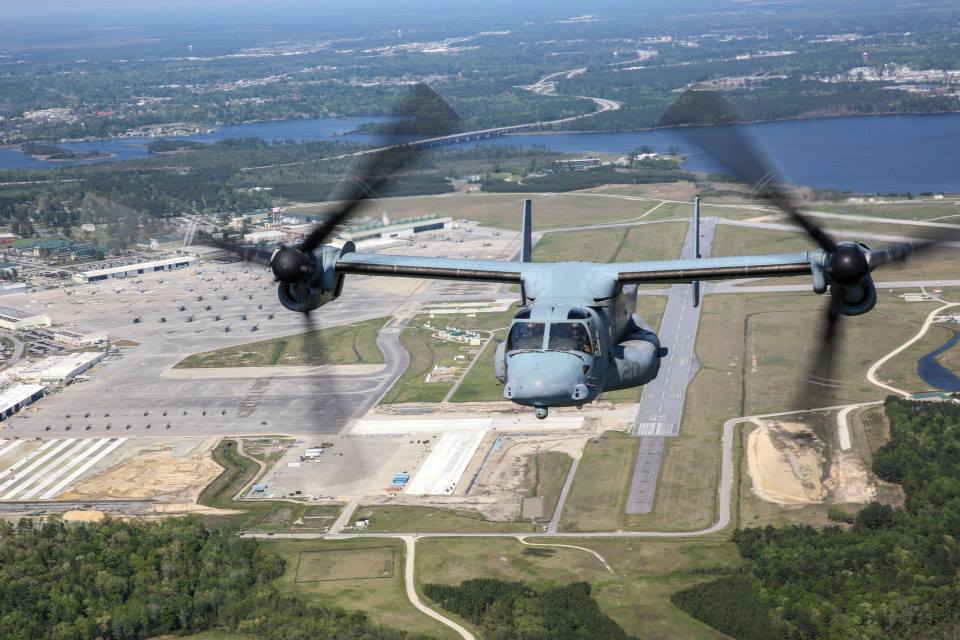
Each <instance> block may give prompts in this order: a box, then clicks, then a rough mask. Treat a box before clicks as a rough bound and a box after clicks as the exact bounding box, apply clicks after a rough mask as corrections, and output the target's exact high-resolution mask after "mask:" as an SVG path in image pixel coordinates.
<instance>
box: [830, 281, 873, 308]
mask: <svg viewBox="0 0 960 640" xmlns="http://www.w3.org/2000/svg"><path fill="white" fill-rule="evenodd" d="M830 287H831V289H832V288H833V287H840V289H841V291H842V295H841V296H840V299H841V302H840V309H839V311H840V313H841V314H842V315H845V316H859V315H861V314H864V313H866V312H867V311H870V310H871V309H873V308H874V307H875V306H876V304H877V288H876V287H875V286H874V285H873V279H872V278H871V277H870V276H867V277H866V278H864V279H863V280H862V281H861V282H858V283H857V284H853V285H847V286H844V285H840V284H831V285H830Z"/></svg>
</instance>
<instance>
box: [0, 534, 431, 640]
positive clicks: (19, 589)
mask: <svg viewBox="0 0 960 640" xmlns="http://www.w3.org/2000/svg"><path fill="white" fill-rule="evenodd" d="M283 569H284V561H283V559H282V558H280V557H279V556H275V555H272V554H269V553H266V552H265V551H264V550H263V547H262V545H261V544H260V543H258V542H257V541H255V540H248V539H242V538H239V537H238V536H236V535H235V533H234V532H233V531H230V530H228V529H208V528H206V527H205V526H204V525H203V523H202V522H201V521H200V520H199V519H197V518H176V519H167V520H162V521H157V522H142V521H119V520H106V521H104V522H102V523H96V524H81V525H66V524H63V523H61V522H52V521H48V522H45V523H43V524H38V523H36V522H34V521H30V520H21V521H20V522H19V524H16V525H14V524H10V523H5V522H2V523H0V638H4V640H145V639H146V638H153V637H155V636H160V635H167V634H172V635H189V634H193V633H198V632H201V631H206V630H211V629H225V630H228V631H233V632H238V633H242V634H248V635H250V636H251V637H255V638H259V639H260V640H308V639H309V640H414V637H413V636H410V635H408V634H406V633H405V632H402V631H396V630H392V629H386V628H382V627H379V626H377V625H374V624H372V623H371V622H370V621H369V620H368V619H367V617H366V616H365V615H364V614H363V613H357V612H353V613H347V612H345V611H343V610H341V609H336V608H331V607H325V606H321V605H317V604H312V603H307V602H304V601H302V600H300V599H298V598H296V597H291V596H286V595H282V594H281V593H279V592H278V591H277V589H276V588H275V587H274V586H273V585H272V581H273V580H274V579H276V578H277V577H278V576H280V575H281V574H282V573H283Z"/></svg>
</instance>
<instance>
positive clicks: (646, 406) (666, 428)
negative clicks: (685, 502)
mask: <svg viewBox="0 0 960 640" xmlns="http://www.w3.org/2000/svg"><path fill="white" fill-rule="evenodd" d="M716 228H717V219H716V218H702V220H701V228H700V253H701V255H703V256H704V257H707V256H709V255H710V250H711V247H712V243H713V237H714V234H715V232H716ZM694 233H695V227H694V225H692V224H691V225H690V227H689V229H688V231H687V237H686V240H685V241H684V246H683V250H682V252H681V257H682V258H693V257H694V256H693V247H694V243H693V240H694ZM669 296H670V298H669V300H668V301H667V307H666V309H665V310H664V313H663V320H662V321H661V322H660V331H659V334H658V335H659V336H660V343H661V344H662V345H664V346H665V347H667V348H668V349H669V350H670V353H669V354H668V355H667V357H666V358H664V359H663V360H662V361H661V364H660V374H659V375H658V376H657V378H656V379H655V380H653V381H652V382H650V383H649V384H647V385H646V386H645V387H644V388H643V395H642V396H641V398H640V407H639V409H638V410H637V417H636V420H635V422H634V426H633V435H635V436H639V437H640V450H639V452H638V454H637V462H636V464H635V465H634V469H633V476H632V478H631V480H630V492H629V494H628V495H627V504H626V512H627V513H630V514H634V513H650V511H651V510H652V509H653V501H654V498H655V495H656V487H657V476H658V474H659V472H660V461H661V459H662V458H663V451H664V448H665V442H664V438H667V437H671V436H677V435H679V434H680V421H681V419H682V417H683V403H684V400H685V398H686V389H687V385H688V384H689V383H690V381H691V380H692V379H693V376H694V375H695V374H696V373H697V369H698V368H699V363H698V362H697V358H696V355H695V354H694V345H695V343H696V337H697V324H698V323H699V321H700V308H701V307H699V306H698V307H694V306H693V292H692V287H691V286H690V285H686V284H675V285H672V286H671V287H670V289H669Z"/></svg>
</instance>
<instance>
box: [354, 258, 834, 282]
mask: <svg viewBox="0 0 960 640" xmlns="http://www.w3.org/2000/svg"><path fill="white" fill-rule="evenodd" d="M818 254H819V252H818V251H811V252H802V253H780V254H771V255H761V256H729V257H723V258H699V259H696V260H654V261H649V262H613V263H609V264H592V263H549V262H507V261H500V260H458V259H452V258H433V257H429V256H403V255H390V254H382V253H345V254H342V255H341V256H340V257H339V258H338V259H337V265H336V271H337V273H343V274H357V275H368V276H397V277H407V278H432V279H446V280H473V281H478V282H507V283H516V284H519V283H522V282H523V281H524V279H525V278H527V277H530V276H535V274H537V273H538V272H539V273H542V272H547V271H550V270H551V269H556V268H558V267H561V265H563V266H564V267H566V268H570V267H571V266H573V265H577V264H582V265H583V269H584V270H585V271H587V270H595V271H599V272H601V273H604V274H606V275H607V276H608V277H609V278H610V279H611V280H616V281H619V282H621V283H624V284H641V283H683V282H693V281H696V280H730V279H734V278H769V277H777V276H796V275H808V274H810V273H811V271H812V267H811V263H812V262H815V261H817V260H819V259H820V256H819V255H818Z"/></svg>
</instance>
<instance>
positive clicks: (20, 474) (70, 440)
mask: <svg viewBox="0 0 960 640" xmlns="http://www.w3.org/2000/svg"><path fill="white" fill-rule="evenodd" d="M53 442H56V440H54V441H53ZM74 442H76V438H67V439H66V440H64V441H62V442H61V443H60V444H58V445H57V446H56V447H54V448H53V450H51V451H48V452H47V453H46V454H44V455H42V456H40V458H39V459H38V460H35V461H34V462H33V463H32V464H30V465H28V466H27V468H26V469H24V470H23V471H20V472H18V473H15V474H14V476H13V477H12V478H10V479H9V480H7V481H6V482H4V483H3V484H0V491H5V490H6V489H7V487H9V486H10V485H12V484H13V483H15V482H17V481H19V480H20V479H22V478H24V477H26V476H27V475H29V474H30V473H31V472H32V471H33V470H34V469H36V468H37V467H39V466H40V465H42V464H43V463H44V462H46V461H47V460H49V459H50V458H52V457H53V456H55V455H57V454H58V453H60V452H61V451H63V450H64V449H65V448H67V447H69V446H70V445H71V444H73V443H74ZM46 448H47V445H44V446H42V447H40V449H39V450H38V451H35V452H34V453H32V454H30V455H28V456H27V457H25V458H24V459H23V460H22V461H21V462H26V461H27V460H29V459H32V457H33V456H34V455H35V454H37V453H40V452H41V451H43V450H44V449H46ZM17 464H18V465H19V463H17ZM12 470H13V467H11V471H12Z"/></svg>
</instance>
